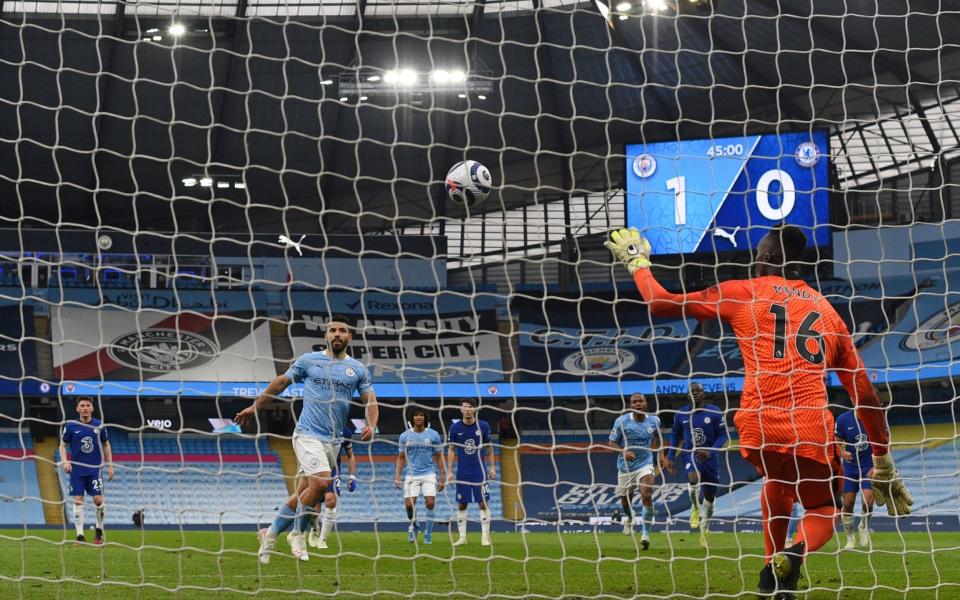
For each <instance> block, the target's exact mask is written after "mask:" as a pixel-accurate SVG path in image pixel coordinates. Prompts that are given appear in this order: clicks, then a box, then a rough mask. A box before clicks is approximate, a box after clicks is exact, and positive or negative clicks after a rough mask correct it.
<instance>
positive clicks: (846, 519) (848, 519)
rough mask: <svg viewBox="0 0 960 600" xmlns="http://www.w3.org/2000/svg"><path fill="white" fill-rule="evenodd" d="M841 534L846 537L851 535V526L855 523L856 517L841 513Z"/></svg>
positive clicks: (851, 514)
mask: <svg viewBox="0 0 960 600" xmlns="http://www.w3.org/2000/svg"><path fill="white" fill-rule="evenodd" d="M842 519H843V533H845V534H846V535H847V536H851V535H853V524H854V521H856V520H857V519H856V517H854V516H853V513H843V517H842Z"/></svg>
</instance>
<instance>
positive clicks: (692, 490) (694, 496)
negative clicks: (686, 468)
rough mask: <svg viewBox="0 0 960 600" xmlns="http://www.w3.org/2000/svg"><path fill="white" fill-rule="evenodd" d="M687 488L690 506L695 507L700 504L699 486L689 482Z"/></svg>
mask: <svg viewBox="0 0 960 600" xmlns="http://www.w3.org/2000/svg"><path fill="white" fill-rule="evenodd" d="M687 488H688V489H687V493H688V494H689V495H690V508H694V509H696V508H698V507H699V506H700V487H699V486H698V485H697V484H695V483H691V484H689V485H688V486H687Z"/></svg>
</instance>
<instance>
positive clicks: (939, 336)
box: [900, 302, 960, 352]
mask: <svg viewBox="0 0 960 600" xmlns="http://www.w3.org/2000/svg"><path fill="white" fill-rule="evenodd" d="M958 335H960V302H955V303H953V304H951V305H950V306H948V307H947V308H946V309H945V310H942V311H940V312H937V313H934V314H933V315H932V316H930V317H927V318H926V319H925V320H924V321H923V322H922V323H920V324H919V325H917V330H916V331H914V332H913V334H911V335H908V336H905V337H904V338H903V340H902V341H901V342H900V347H901V348H903V349H904V350H909V351H913V352H916V351H918V350H919V351H921V352H922V351H924V350H931V349H933V348H939V347H940V346H945V345H946V344H949V343H951V342H952V341H953V340H954V339H957V336H958Z"/></svg>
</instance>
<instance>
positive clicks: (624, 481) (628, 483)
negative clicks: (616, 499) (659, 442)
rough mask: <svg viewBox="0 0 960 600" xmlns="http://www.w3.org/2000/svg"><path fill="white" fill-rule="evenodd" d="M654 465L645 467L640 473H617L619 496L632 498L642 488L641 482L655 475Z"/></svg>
mask: <svg viewBox="0 0 960 600" xmlns="http://www.w3.org/2000/svg"><path fill="white" fill-rule="evenodd" d="M653 473H654V471H653V465H650V466H648V467H644V468H642V469H640V470H639V471H631V472H629V473H620V472H618V473H617V495H618V496H631V495H633V493H634V492H635V491H636V490H637V488H639V487H640V480H641V479H643V478H644V477H646V476H647V475H653Z"/></svg>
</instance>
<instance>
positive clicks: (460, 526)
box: [457, 510, 467, 539]
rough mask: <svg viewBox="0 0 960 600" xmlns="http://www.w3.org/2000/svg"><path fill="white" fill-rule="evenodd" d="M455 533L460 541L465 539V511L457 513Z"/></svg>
mask: <svg viewBox="0 0 960 600" xmlns="http://www.w3.org/2000/svg"><path fill="white" fill-rule="evenodd" d="M457 531H458V532H459V533H460V538H461V539H462V538H465V537H467V511H465V510H458V511H457Z"/></svg>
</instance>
